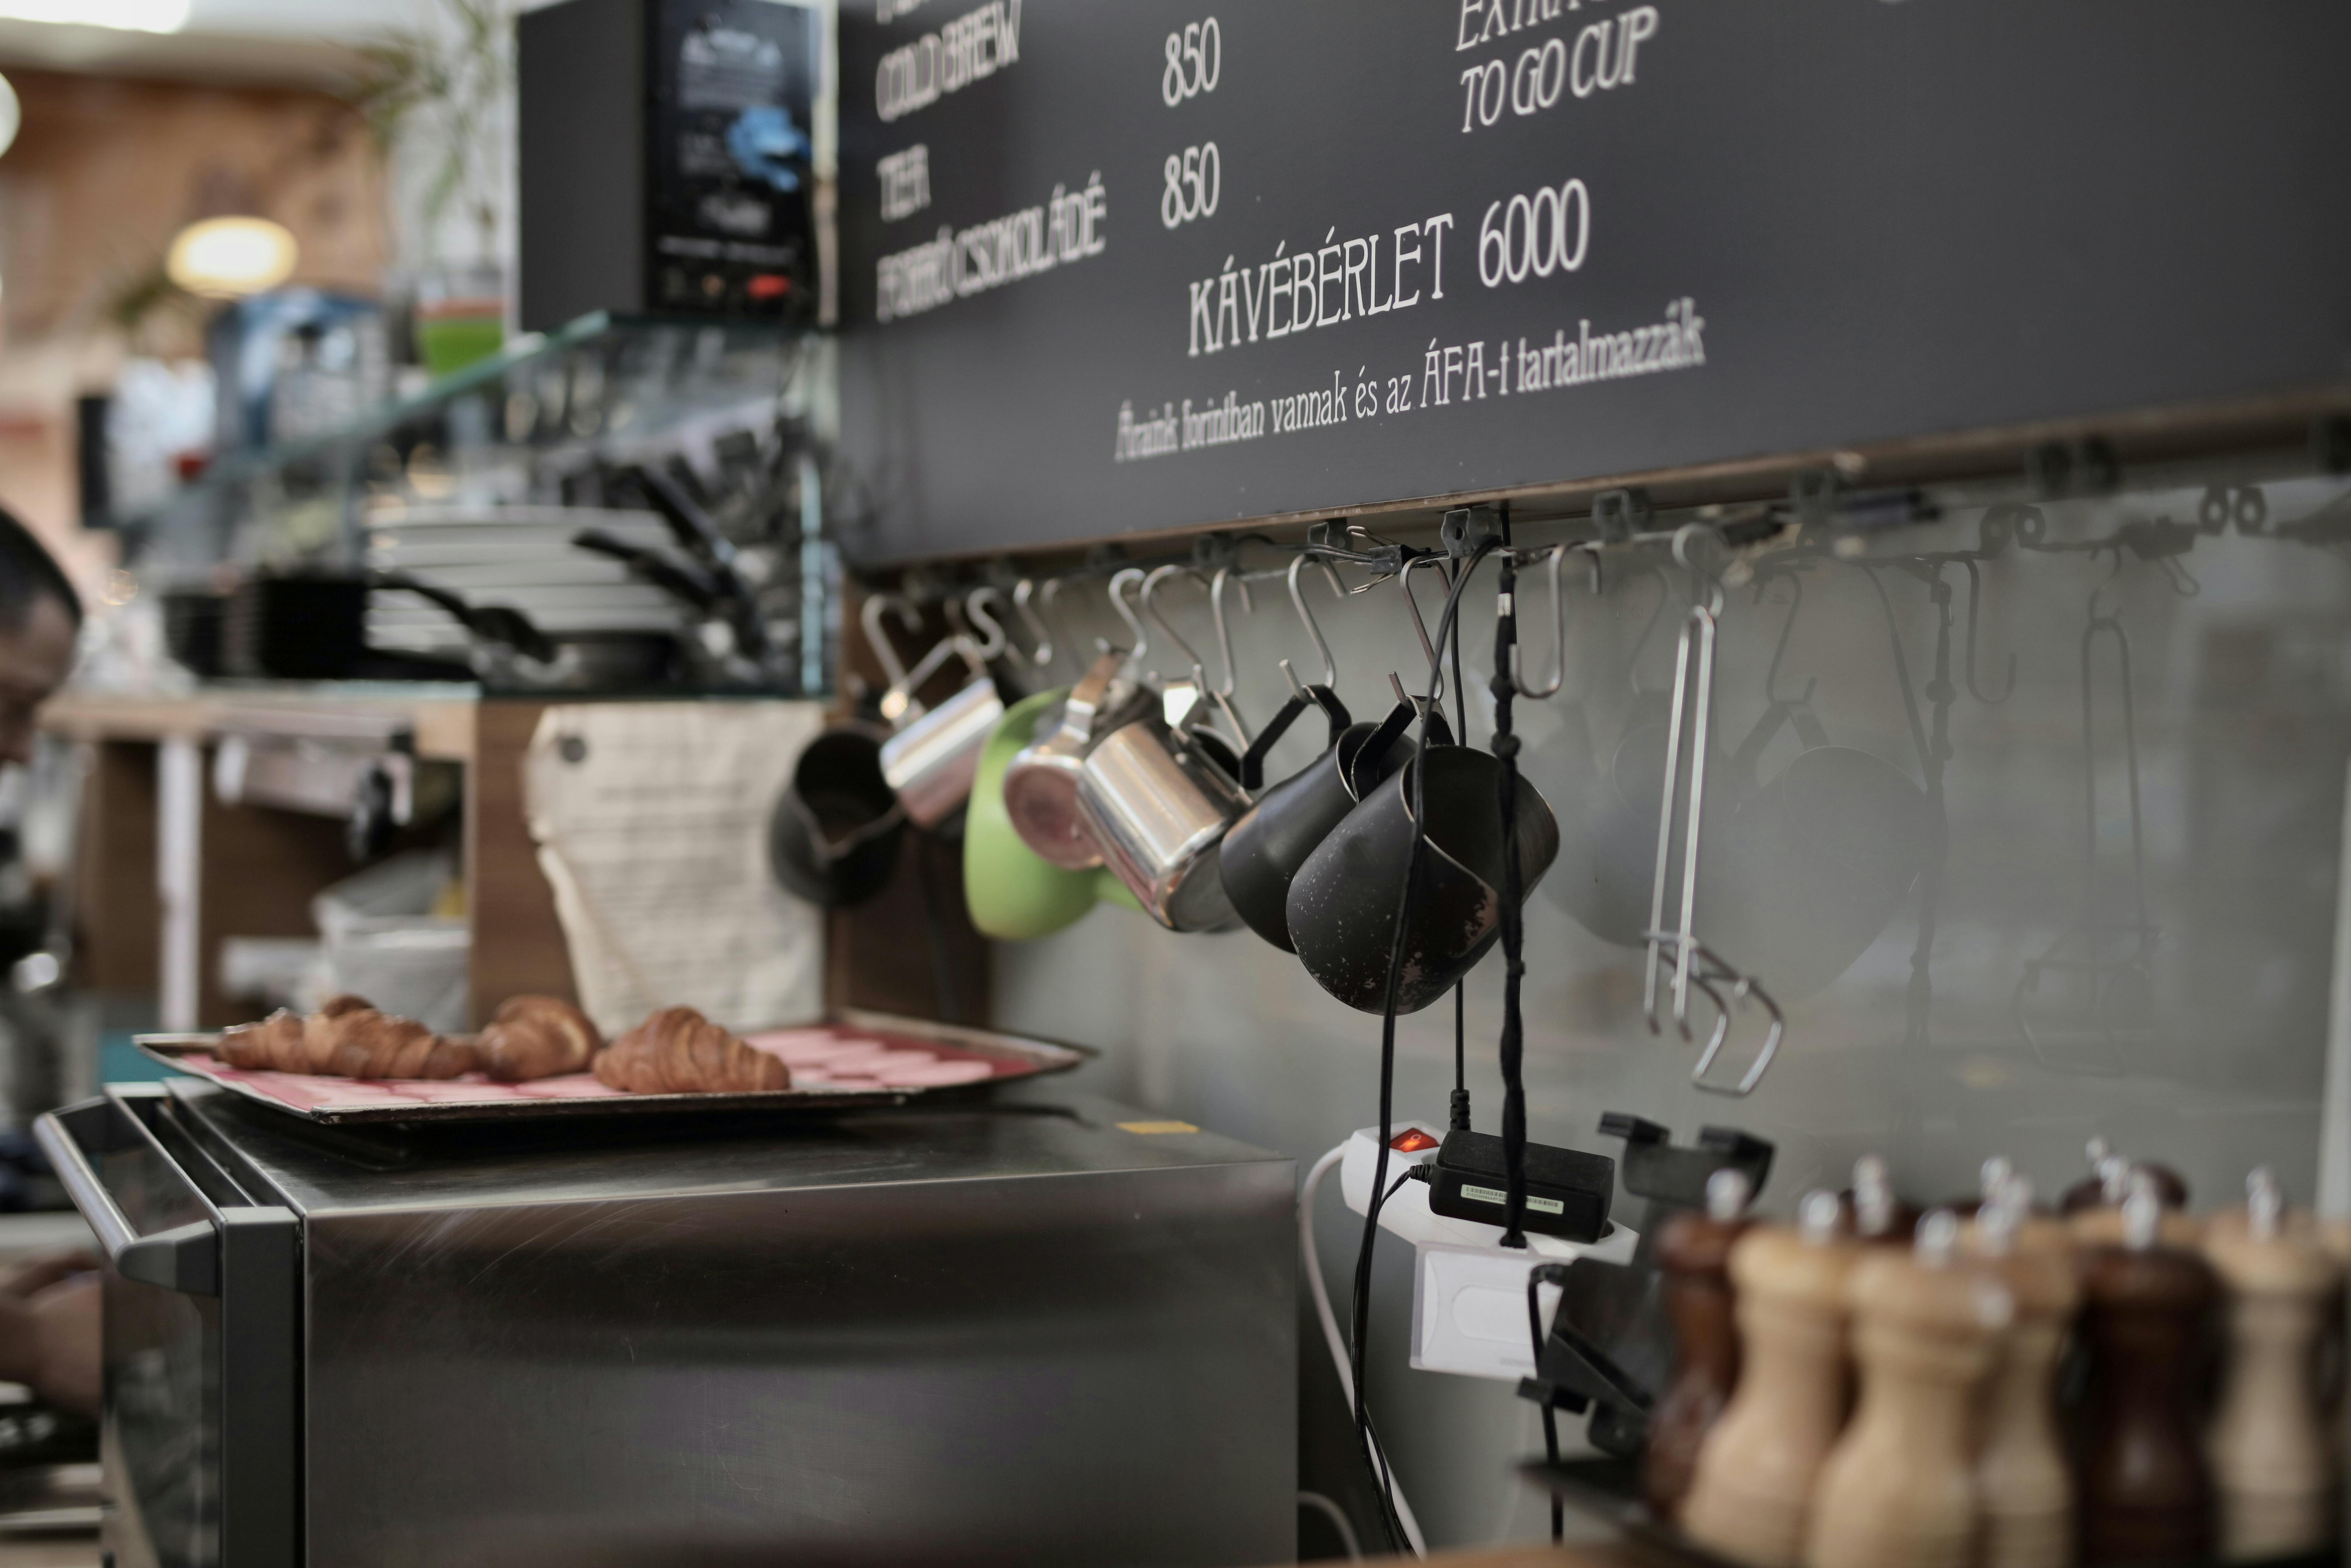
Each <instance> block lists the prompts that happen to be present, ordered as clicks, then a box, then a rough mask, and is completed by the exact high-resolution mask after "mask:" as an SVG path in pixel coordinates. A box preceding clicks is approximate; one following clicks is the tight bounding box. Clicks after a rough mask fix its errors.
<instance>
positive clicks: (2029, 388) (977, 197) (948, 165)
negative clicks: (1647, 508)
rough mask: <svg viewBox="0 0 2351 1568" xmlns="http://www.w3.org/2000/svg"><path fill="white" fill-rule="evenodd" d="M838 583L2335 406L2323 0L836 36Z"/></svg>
mask: <svg viewBox="0 0 2351 1568" xmlns="http://www.w3.org/2000/svg"><path fill="white" fill-rule="evenodd" d="M2346 67H2351V6H2346V5H2343V4H2341V0H2263V3H2262V4H2261V5H2226V6H2224V5H2215V4H2212V3H2211V0H2202V3H2200V4H2190V3H2189V0H2054V3H2053V0H1903V3H1888V0H842V12H841V118H842V156H841V183H842V240H843V245H842V252H843V269H842V272H843V276H842V280H841V281H842V287H841V311H842V316H841V320H842V329H843V335H844V340H843V350H844V352H843V361H842V379H841V392H842V399H843V404H842V430H843V434H844V438H845V441H846V444H847V447H848V456H849V458H850V460H851V463H852V467H853V471H854V474H855V476H856V478H857V481H858V483H859V484H860V486H862V500H863V502H864V508H863V509H865V510H867V511H868V512H869V513H870V517H871V521H870V523H868V524H867V525H866V526H865V527H864V528H863V529H862V531H860V532H857V533H854V534H853V535H852V537H850V538H847V539H846V540H845V543H846V545H847V546H848V548H849V549H850V550H851V551H852V554H854V555H856V556H858V557H860V558H862V559H902V558H906V557H911V556H917V555H924V554H931V553H940V552H951V551H955V552H968V551H975V550H987V549H999V548H1010V547H1016V546H1022V545H1036V544H1043V543H1048V542H1052V541H1057V540H1068V539H1073V538H1092V537H1096V536H1101V535H1106V534H1116V533H1119V532H1122V531H1126V530H1134V529H1153V528H1182V527H1187V526H1196V525H1207V524H1214V523H1219V522H1227V521H1231V520H1235V519H1240V518H1247V517H1260V516H1266V515H1270V514H1274V513H1280V512H1289V511H1303V510H1324V511H1332V512H1338V511H1343V510H1344V509H1346V508H1348V507H1352V506H1362V505H1369V504H1374V503H1378V502H1383V501H1393V500H1405V499H1412V498H1418V497H1437V496H1444V495H1448V494H1458V493H1460V492H1463V491H1467V490H1471V489H1480V488H1488V487H1495V486H1532V485H1541V484H1546V483H1551V484H1556V483H1562V482H1568V481H1573V480H1576V479H1580V478H1588V477H1593V476H1603V475H1609V474H1621V473H1625V472H1631V471H1636V470H1643V469H1652V468H1658V467H1664V466H1671V465H1687V464H1695V463H1703V462H1711V461H1717V460H1724V459H1735V458H1740V457H1744V456H1755V455H1771V454H1774V453H1781V452H1787V451H1792V450H1797V449H1806V448H1816V447H1823V446H1838V445H1845V444H1860V443H1867V442H1873V441H1880V440H1886V439H1891V438H1897V437H1905V436H1913V435H1923V434H1933V433H1938V432H1948V431H1956V430H1963V429H1968V428H1973V427H1981V426H1987V425H1993V424H2004V423H2012V422H2018V421H2024V420H2032V419H2038V418H2046V417H2066V416H2076V415H2090V414H2097V413H2107V412H2115V411H2120V410H2125V409H2136V408H2144V407H2151V406H2156V405H2162V404H2170V403H2179V402H2189V401H2193V400H2199V399H2207V398H2218V397H2229V396H2235V395H2240V394H2245V393H2251V392H2269V391H2283V390H2289V389H2304V388H2309V387H2314V386H2323V385H2329V384H2335V383H2338V382H2343V381H2345V380H2346V377H2351V156H2347V155H2346V154H2351V139H2346V133H2345V130H2344V120H2343V116H2342V110H2341V104H2342V88H2341V78H2342V76H2343V73H2344V71H2345V69H2346Z"/></svg>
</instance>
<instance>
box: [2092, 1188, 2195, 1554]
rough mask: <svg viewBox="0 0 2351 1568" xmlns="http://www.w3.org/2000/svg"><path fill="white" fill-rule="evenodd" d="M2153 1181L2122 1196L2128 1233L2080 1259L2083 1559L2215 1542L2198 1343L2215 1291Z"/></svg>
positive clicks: (2191, 1548) (2188, 1550) (2184, 1550)
mask: <svg viewBox="0 0 2351 1568" xmlns="http://www.w3.org/2000/svg"><path fill="white" fill-rule="evenodd" d="M2162 1218H2163V1207H2162V1204H2161V1202H2160V1200H2159V1199H2158V1197H2157V1196H2156V1189H2155V1186H2154V1184H2153V1183H2152V1182H2151V1181H2143V1182H2140V1183H2139V1184H2138V1185H2137V1190H2135V1191H2134V1192H2132V1194H2131V1195H2130V1197H2127V1198H2126V1199H2125V1200H2124V1203H2123V1209H2122V1225H2123V1229H2122V1244H2121V1245H2120V1246H2115V1247H2103V1248H2100V1249H2097V1250H2096V1251H2095V1252H2094V1253H2093V1254H2091V1256H2090V1257H2089V1258H2088V1259H2087V1260H2086V1261H2085V1266H2084V1269H2083V1277H2082V1284H2083V1294H2084V1299H2085V1303H2086V1305H2085V1312H2084V1315H2083V1324H2084V1328H2085V1331H2086V1333H2087V1336H2088V1341H2089V1350H2090V1367H2091V1395H2090V1401H2091V1416H2090V1437H2089V1448H2088V1452H2087V1454H2086V1456H2085V1460H2084V1463H2083V1466H2082V1561H2083V1562H2084V1563H2090V1564H2098V1563H2175V1562H2181V1561H2185V1560H2187V1559H2189V1558H2197V1557H2203V1556H2206V1555H2208V1554H2209V1553H2210V1552H2211V1549H2212V1538H2213V1531H2212V1481H2211V1475H2210V1471H2209V1469H2207V1468H2206V1465H2205V1460H2204V1451H2203V1446H2202V1444H2201V1443H2199V1441H2198V1437H2197V1431H2196V1426H2197V1423H2196V1417H2195V1414H2194V1393H2193V1386H2192V1385H2193V1379H2194V1373H2195V1359H2196V1350H2197V1345H2198V1342H2199V1339H2200V1338H2201V1337H2202V1334H2203V1331H2204V1325H2205V1320H2206V1317H2207V1314H2208V1313H2209V1312H2210V1311H2211V1307H2212V1302H2213V1300H2214V1298H2215V1296H2216V1295H2217V1294H2218V1292H2219V1287H2218V1285H2217V1284H2216V1282H2215V1281H2214V1280H2213V1278H2212V1271H2211V1270H2210V1268H2209V1267H2208V1266H2207V1265H2206V1264H2205V1262H2204V1260H2202V1259H2201V1258H2199V1257H2198V1256H2197V1255H2196V1254H2195V1253H2193V1252H2189V1251H2186V1250H2183V1249H2179V1248H2176V1247H2167V1246H2164V1245H2163V1244H2162V1242H2161V1240H2160V1230H2161V1223H2162Z"/></svg>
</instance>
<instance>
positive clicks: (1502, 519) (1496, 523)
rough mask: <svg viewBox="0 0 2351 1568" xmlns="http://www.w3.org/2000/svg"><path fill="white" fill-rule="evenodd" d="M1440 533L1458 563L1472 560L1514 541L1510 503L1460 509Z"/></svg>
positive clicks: (1447, 518)
mask: <svg viewBox="0 0 2351 1568" xmlns="http://www.w3.org/2000/svg"><path fill="white" fill-rule="evenodd" d="M1437 538H1440V539H1442V540H1444V542H1445V553H1446V554H1447V555H1448V556H1451V557H1452V558H1453V559H1455V560H1468V559H1469V558H1470V557H1471V556H1473V555H1476V554H1477V553H1478V552H1479V549H1487V548H1492V549H1500V548H1501V547H1503V546H1504V545H1507V544H1509V543H1510V504H1509V503H1508V502H1505V503H1503V504H1502V505H1501V506H1499V507H1455V508H1454V509H1453V510H1452V511H1449V512H1447V513H1446V514H1445V517H1444V520H1443V521H1441V522H1440V523H1438V525H1437Z"/></svg>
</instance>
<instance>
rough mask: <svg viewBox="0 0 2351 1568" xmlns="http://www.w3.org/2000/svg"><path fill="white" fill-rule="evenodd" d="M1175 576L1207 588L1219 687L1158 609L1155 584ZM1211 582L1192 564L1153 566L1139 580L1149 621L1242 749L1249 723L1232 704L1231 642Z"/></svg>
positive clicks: (1247, 746)
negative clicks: (1221, 662)
mask: <svg viewBox="0 0 2351 1568" xmlns="http://www.w3.org/2000/svg"><path fill="white" fill-rule="evenodd" d="M1177 576H1182V577H1190V578H1195V579H1199V580H1200V581H1201V583H1202V585H1203V586H1204V587H1207V589H1208V591H1209V598H1210V601H1211V608H1212V610H1213V611H1214V612H1215V615H1216V622H1217V646H1218V648H1219V650H1220V651H1221V652H1222V653H1223V654H1224V659H1225V684H1224V685H1223V686H1221V687H1217V686H1212V685H1209V684H1208V672H1207V667H1206V666H1205V665H1204V664H1202V663H1201V662H1200V655H1199V654H1198V653H1196V652H1195V651H1194V649H1193V647H1192V644H1191V643H1187V642H1186V641H1185V640H1184V636H1183V634H1182V633H1181V632H1177V631H1176V630H1175V627H1174V626H1173V625H1171V624H1170V623H1169V622H1168V620H1167V617H1166V616H1165V615H1164V614H1162V613H1161V612H1160V610H1159V602H1158V594H1159V585H1160V584H1161V583H1163V582H1165V581H1166V580H1168V579H1169V578H1171V577H1177ZM1217 580H1219V581H1221V580H1222V574H1221V573H1220V574H1218V579H1217ZM1215 599H1216V587H1215V584H1214V583H1212V582H1210V581H1209V580H1207V579H1206V578H1205V577H1203V575H1202V574H1201V572H1200V571H1199V570H1198V569H1197V568H1195V567H1190V566H1163V567H1156V568H1155V569H1153V570H1152V572H1151V575H1150V576H1148V577H1146V578H1144V580H1143V612H1144V614H1146V615H1148V616H1150V617H1151V620H1152V623H1153V624H1154V625H1155V626H1157V627H1158V628H1159V630H1160V632H1162V633H1164V634H1165V637H1166V638H1167V640H1168V641H1169V642H1170V643H1175V651H1176V652H1177V653H1181V654H1183V655H1184V658H1185V660H1186V662H1187V663H1189V664H1191V666H1192V685H1193V687H1194V689H1196V691H1197V692H1198V693H1199V694H1200V695H1199V700H1200V701H1202V702H1205V703H1207V704H1208V705H1210V706H1213V707H1214V708H1215V709H1216V710H1217V712H1218V713H1220V714H1222V715H1223V716H1224V717H1225V722H1226V723H1228V724H1229V725H1231V726H1232V727H1233V733H1234V734H1235V735H1236V736H1237V737H1239V741H1240V748H1241V749H1242V750H1244V751H1246V750H1248V749H1249V727H1248V726H1247V725H1245V724H1243V723H1242V722H1241V716H1240V715H1239V714H1238V713H1237V712H1235V711H1234V708H1233V705H1232V691H1233V686H1234V679H1233V644H1232V641H1231V639H1230V638H1229V637H1228V636H1227V635H1226V632H1225V617H1224V613H1223V611H1222V609H1221V607H1220V606H1217V605H1216V604H1215V602H1214V601H1215Z"/></svg>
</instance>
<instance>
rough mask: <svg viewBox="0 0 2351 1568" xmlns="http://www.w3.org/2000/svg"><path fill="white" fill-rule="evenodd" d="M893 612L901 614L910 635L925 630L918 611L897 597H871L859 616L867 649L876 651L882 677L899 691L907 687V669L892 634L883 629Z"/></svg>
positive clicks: (882, 595)
mask: <svg viewBox="0 0 2351 1568" xmlns="http://www.w3.org/2000/svg"><path fill="white" fill-rule="evenodd" d="M893 610H894V611H896V612H897V614H898V624H899V625H901V626H904V628H905V629H906V630H907V631H909V632H919V631H921V630H922V629H923V618H922V617H921V616H920V615H918V614H916V613H915V612H914V606H913V605H911V604H909V603H907V602H906V601H904V600H903V599H901V598H899V597H898V596H897V595H896V594H894V593H875V594H871V595H869V596H867V598H866V601H865V603H864V605H863V607H862V609H860V610H859V611H858V612H857V623H858V624H859V625H860V626H861V627H862V628H863V629H864V632H865V645H866V646H867V647H869V648H871V649H872V650H873V662H874V663H875V664H880V665H881V666H882V673H883V674H884V675H886V676H888V677H889V681H890V685H892V686H893V687H895V686H903V685H905V684H906V666H905V665H904V664H903V663H902V662H900V660H899V658H898V650H897V649H896V648H895V647H893V645H892V644H891V642H890V633H889V632H886V631H884V630H883V616H884V615H885V614H887V613H888V612H891V611H893Z"/></svg>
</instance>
